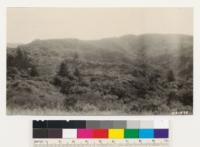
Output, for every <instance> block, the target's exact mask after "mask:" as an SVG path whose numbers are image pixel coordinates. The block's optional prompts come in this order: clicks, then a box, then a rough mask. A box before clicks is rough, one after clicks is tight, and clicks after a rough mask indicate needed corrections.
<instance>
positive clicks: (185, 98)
mask: <svg viewBox="0 0 200 147" xmlns="http://www.w3.org/2000/svg"><path fill="white" fill-rule="evenodd" d="M7 108H8V110H10V111H12V109H15V110H19V111H18V112H14V113H20V110H29V111H30V112H31V111H32V110H33V111H35V110H38V111H43V110H48V111H49V114H51V110H57V111H58V114H59V111H62V112H66V113H67V114H70V112H84V113H85V114H90V113H91V112H93V113H94V112H95V114H97V115H98V114H100V112H111V114H112V113H113V114H114V113H115V112H117V113H116V114H118V112H119V113H121V114H128V115H133V114H171V113H172V112H177V111H178V112H180V111H188V112H189V113H192V108H193V37H192V36H188V35H164V34H145V35H125V36H121V37H113V38H105V39H101V40H79V39H49V40H34V41H32V42H31V43H28V44H23V45H18V46H17V47H16V48H13V47H9V45H8V47H7ZM39 113H40V112H39ZM62 114H63V113H62ZM105 114H106V113H105Z"/></svg>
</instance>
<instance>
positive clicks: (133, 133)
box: [124, 129, 139, 138]
mask: <svg viewBox="0 0 200 147" xmlns="http://www.w3.org/2000/svg"><path fill="white" fill-rule="evenodd" d="M138 137H139V130H138V129H125V130H124V138H138Z"/></svg>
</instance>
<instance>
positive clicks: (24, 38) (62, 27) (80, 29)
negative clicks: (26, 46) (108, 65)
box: [7, 7, 193, 43]
mask: <svg viewBox="0 0 200 147" xmlns="http://www.w3.org/2000/svg"><path fill="white" fill-rule="evenodd" d="M144 33H174V34H190V35H192V34H193V9H192V8H138V7H137V8H28V7H27V8H8V9H7V42H9V43H26V42H30V41H32V40H34V39H49V38H78V39H89V40H90V39H100V38H104V37H114V36H121V35H125V34H144Z"/></svg>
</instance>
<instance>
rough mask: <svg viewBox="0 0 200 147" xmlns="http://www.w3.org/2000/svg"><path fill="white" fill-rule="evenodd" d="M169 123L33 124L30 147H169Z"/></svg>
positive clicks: (49, 121) (57, 122)
mask: <svg viewBox="0 0 200 147" xmlns="http://www.w3.org/2000/svg"><path fill="white" fill-rule="evenodd" d="M169 144H170V143H169V121H168V120H154V121H152V120H131V121H118V120H70V121H66V120H44V121H33V147H111V146H112V147H169Z"/></svg>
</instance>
